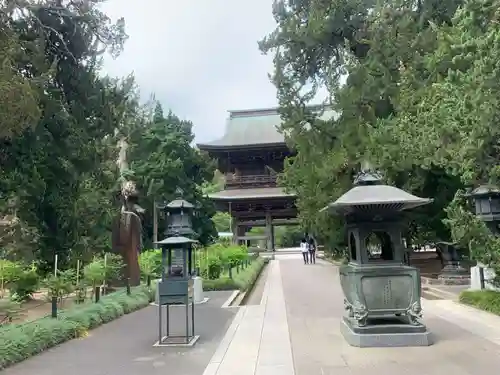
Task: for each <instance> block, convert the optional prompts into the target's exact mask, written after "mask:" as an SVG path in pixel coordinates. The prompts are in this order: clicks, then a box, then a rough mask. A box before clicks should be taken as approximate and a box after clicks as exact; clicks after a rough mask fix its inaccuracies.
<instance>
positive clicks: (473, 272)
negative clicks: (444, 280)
mask: <svg viewBox="0 0 500 375" xmlns="http://www.w3.org/2000/svg"><path fill="white" fill-rule="evenodd" d="M482 266H483V265H477V266H475V267H471V269H470V289H471V290H481V277H480V271H479V268H480V267H482ZM483 271H484V287H485V289H488V290H498V288H495V286H494V285H493V284H492V283H491V282H490V281H489V280H492V279H493V278H495V271H494V270H493V269H491V268H487V267H483Z"/></svg>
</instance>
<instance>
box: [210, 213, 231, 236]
mask: <svg viewBox="0 0 500 375" xmlns="http://www.w3.org/2000/svg"><path fill="white" fill-rule="evenodd" d="M212 221H213V222H214V225H215V229H216V230H217V232H219V233H220V232H226V233H227V232H231V215H230V214H229V213H227V212H217V213H216V214H215V215H214V216H213V217H212Z"/></svg>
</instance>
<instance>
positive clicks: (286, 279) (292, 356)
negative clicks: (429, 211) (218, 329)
mask: <svg viewBox="0 0 500 375" xmlns="http://www.w3.org/2000/svg"><path fill="white" fill-rule="evenodd" d="M269 267H270V269H269V273H268V278H267V281H266V284H265V288H264V293H263V296H262V301H261V304H260V305H257V306H244V307H242V308H240V309H239V311H238V314H237V315H236V317H235V319H234V320H233V323H232V324H231V326H230V328H229V330H228V332H227V334H226V335H225V336H224V339H223V340H222V342H221V344H220V345H219V347H218V349H217V351H216V352H215V354H214V356H213V357H212V359H211V361H210V364H209V365H208V366H207V368H206V369H205V372H204V373H203V375H267V374H273V375H316V374H318V375H361V374H363V375H366V373H367V372H369V373H370V374H371V375H393V374H394V375H400V374H403V373H404V374H408V375H417V374H418V375H443V374H446V373H452V374H453V375H473V374H479V373H482V374H493V373H497V372H498V369H500V317H497V316H493V315H491V314H488V313H485V312H480V311H477V310H475V309H473V308H469V307H466V306H462V305H459V304H457V303H456V302H453V301H446V300H424V301H423V308H424V320H425V324H426V325H427V326H428V328H429V330H430V331H431V332H432V333H433V335H434V339H435V344H434V345H432V346H429V347H417V348H355V347H351V346H349V345H348V344H347V343H346V342H345V341H344V339H343V337H342V336H341V334H340V330H339V325H340V319H341V317H342V315H343V313H344V311H343V295H342V291H341V289H340V285H339V281H338V280H339V278H338V272H337V267H335V266H333V265H331V264H329V263H327V262H324V261H318V262H317V264H315V265H304V264H303V262H302V261H301V260H300V254H297V255H290V254H289V255H283V256H277V257H276V260H274V261H271V262H270V265H269Z"/></svg>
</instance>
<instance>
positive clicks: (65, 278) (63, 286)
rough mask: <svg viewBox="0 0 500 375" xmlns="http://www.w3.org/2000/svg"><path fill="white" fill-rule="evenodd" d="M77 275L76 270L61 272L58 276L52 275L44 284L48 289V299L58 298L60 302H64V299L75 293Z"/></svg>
mask: <svg viewBox="0 0 500 375" xmlns="http://www.w3.org/2000/svg"><path fill="white" fill-rule="evenodd" d="M75 279H76V273H75V271H74V270H72V269H69V270H66V271H59V272H57V276H56V275H50V276H49V277H48V278H47V279H45V280H44V282H43V284H44V286H45V287H46V288H47V289H48V292H47V298H48V299H52V297H56V298H57V299H58V301H59V302H62V300H63V298H64V297H67V296H68V295H69V294H71V293H73V292H74V291H75Z"/></svg>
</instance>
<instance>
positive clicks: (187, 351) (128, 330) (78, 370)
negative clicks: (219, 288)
mask: <svg viewBox="0 0 500 375" xmlns="http://www.w3.org/2000/svg"><path fill="white" fill-rule="evenodd" d="M205 295H206V296H207V297H210V300H209V301H208V302H207V303H204V304H200V305H196V306H195V317H196V327H195V330H196V332H195V333H196V334H197V335H200V339H199V341H198V342H197V343H196V345H195V346H194V347H193V348H179V347H177V348H174V347H171V348H165V347H163V348H158V347H153V344H154V343H155V341H157V339H158V307H155V306H149V307H147V308H145V309H142V310H139V311H137V312H134V313H132V314H128V315H125V316H123V317H122V318H120V319H117V320H115V321H112V322H110V323H108V324H105V325H103V326H101V327H99V328H96V329H94V330H92V331H90V332H89V336H88V337H85V338H81V339H76V340H72V341H69V342H67V343H64V344H62V345H60V346H58V347H55V348H52V349H49V350H47V351H46V352H43V353H41V354H39V355H37V356H35V357H33V358H30V359H28V360H26V361H24V362H21V363H19V364H17V365H14V366H12V367H9V368H7V369H6V370H3V371H0V374H1V375H140V374H141V375H142V374H144V375H146V374H147V375H160V374H161V375H200V374H201V373H203V370H204V368H205V367H206V366H207V364H208V363H209V361H210V358H211V357H212V355H213V354H214V352H215V350H216V349H217V346H218V344H219V342H220V340H221V339H222V336H224V333H225V332H226V330H227V328H228V327H229V325H230V324H231V321H232V318H233V317H234V315H235V314H236V311H235V310H234V309H221V306H222V305H223V304H224V302H225V301H226V299H227V298H228V297H229V296H230V295H231V292H207V293H205ZM170 311H171V317H172V325H171V327H172V329H173V330H175V327H177V328H178V330H177V332H172V333H173V334H176V333H177V334H179V333H181V332H180V331H179V330H182V329H183V328H184V327H185V326H184V320H183V319H184V316H183V314H182V313H183V311H184V308H183V307H172V308H171V309H170Z"/></svg>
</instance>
